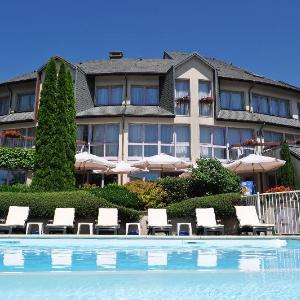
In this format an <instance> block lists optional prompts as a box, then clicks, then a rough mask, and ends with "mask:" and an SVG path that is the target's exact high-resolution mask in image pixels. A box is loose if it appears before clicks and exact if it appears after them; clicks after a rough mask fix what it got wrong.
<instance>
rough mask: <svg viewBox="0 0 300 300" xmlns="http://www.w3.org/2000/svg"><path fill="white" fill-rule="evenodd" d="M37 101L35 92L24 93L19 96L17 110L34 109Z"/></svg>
mask: <svg viewBox="0 0 300 300" xmlns="http://www.w3.org/2000/svg"><path fill="white" fill-rule="evenodd" d="M34 103H35V95H34V94H22V95H18V97H17V105H16V111H17V112H26V111H33V110H34Z"/></svg>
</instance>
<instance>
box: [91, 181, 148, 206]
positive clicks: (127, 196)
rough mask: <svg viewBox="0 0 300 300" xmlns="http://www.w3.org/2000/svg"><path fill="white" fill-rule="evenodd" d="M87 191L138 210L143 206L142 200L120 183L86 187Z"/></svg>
mask: <svg viewBox="0 0 300 300" xmlns="http://www.w3.org/2000/svg"><path fill="white" fill-rule="evenodd" d="M87 191H89V192H90V193H92V194H93V195H95V196H97V197H99V198H104V199H106V200H107V201H109V202H111V203H113V204H116V205H120V206H124V207H129V208H134V209H138V210H141V209H143V208H144V203H143V201H142V200H140V198H139V197H138V196H137V195H136V194H135V193H133V192H131V191H129V190H128V189H127V188H126V187H125V186H122V185H117V184H110V185H107V186H105V187H104V188H99V187H96V188H88V189H87Z"/></svg>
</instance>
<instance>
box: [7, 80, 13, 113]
mask: <svg viewBox="0 0 300 300" xmlns="http://www.w3.org/2000/svg"><path fill="white" fill-rule="evenodd" d="M6 87H7V89H8V91H9V113H11V111H12V95H13V93H12V89H11V88H10V86H9V85H6Z"/></svg>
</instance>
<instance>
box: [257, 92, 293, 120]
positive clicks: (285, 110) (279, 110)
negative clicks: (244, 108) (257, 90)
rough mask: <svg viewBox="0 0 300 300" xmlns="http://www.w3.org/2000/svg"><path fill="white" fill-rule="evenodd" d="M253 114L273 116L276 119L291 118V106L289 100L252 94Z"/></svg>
mask: <svg viewBox="0 0 300 300" xmlns="http://www.w3.org/2000/svg"><path fill="white" fill-rule="evenodd" d="M252 107H253V112H256V113H260V114H265V115H272V116H276V117H285V118H288V117H289V116H290V104H289V101H288V100H284V99H277V98H272V97H267V96H261V95H256V94H252Z"/></svg>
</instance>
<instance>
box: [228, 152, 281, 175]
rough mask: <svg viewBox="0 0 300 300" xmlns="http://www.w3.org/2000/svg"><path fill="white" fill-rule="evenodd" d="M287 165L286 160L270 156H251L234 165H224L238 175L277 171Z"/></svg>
mask: <svg viewBox="0 0 300 300" xmlns="http://www.w3.org/2000/svg"><path fill="white" fill-rule="evenodd" d="M284 164H285V161H284V160H281V159H277V158H274V157H269V156H262V155H256V154H250V155H248V156H246V157H243V158H241V159H239V160H236V161H234V162H233V163H230V164H227V165H224V166H225V168H227V169H229V170H231V171H233V172H235V173H237V174H245V173H264V172H269V171H275V170H277V169H279V168H280V167H282V166H283V165H284Z"/></svg>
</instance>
